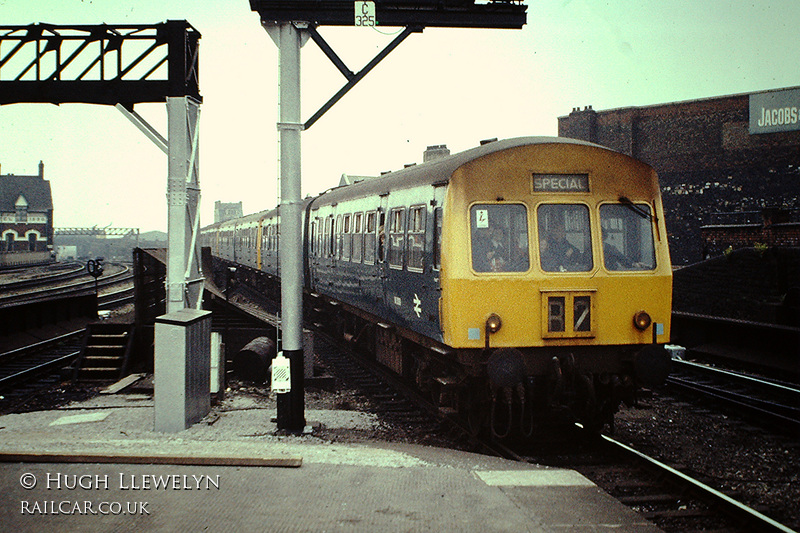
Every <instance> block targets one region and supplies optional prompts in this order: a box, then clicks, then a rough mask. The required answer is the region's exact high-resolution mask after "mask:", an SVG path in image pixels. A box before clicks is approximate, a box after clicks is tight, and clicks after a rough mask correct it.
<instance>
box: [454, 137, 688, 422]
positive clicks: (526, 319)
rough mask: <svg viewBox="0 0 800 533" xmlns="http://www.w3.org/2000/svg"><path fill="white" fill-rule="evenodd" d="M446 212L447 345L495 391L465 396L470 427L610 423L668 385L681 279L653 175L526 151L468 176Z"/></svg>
mask: <svg viewBox="0 0 800 533" xmlns="http://www.w3.org/2000/svg"><path fill="white" fill-rule="evenodd" d="M445 206H446V209H445V216H444V221H443V225H442V269H441V288H442V292H441V301H440V320H441V324H442V332H443V339H444V342H445V344H447V345H448V346H450V347H452V348H455V349H456V350H457V352H458V357H459V359H460V361H462V363H463V364H464V366H465V368H470V369H471V372H472V373H473V374H474V375H476V376H480V375H485V376H487V377H488V380H486V381H487V382H488V384H489V386H488V388H487V390H485V391H483V393H480V392H479V393H475V392H472V393H471V394H470V395H469V397H468V398H466V399H465V401H466V403H467V405H466V407H465V408H466V409H467V411H468V412H469V413H470V415H471V416H472V417H473V418H479V419H480V418H486V417H489V418H491V421H490V425H491V426H492V428H493V431H494V432H495V433H496V434H499V435H501V436H502V435H504V434H506V433H507V432H508V430H509V429H510V428H511V427H512V426H517V425H521V426H523V427H525V426H526V425H531V426H532V425H533V422H531V420H532V419H533V418H535V417H536V416H539V415H543V414H544V413H545V412H546V411H552V410H553V409H555V410H556V411H559V412H560V415H559V417H563V413H564V412H565V411H570V412H573V413H574V415H575V417H574V418H575V419H576V420H579V421H581V422H584V423H585V424H591V425H594V426H597V425H601V424H603V423H612V422H613V414H614V413H615V412H616V410H617V408H618V405H619V403H620V401H623V400H626V399H630V398H631V396H632V394H633V391H634V390H635V388H636V381H637V380H638V381H640V382H641V381H644V382H645V383H648V384H652V383H654V382H657V381H658V380H659V379H662V378H663V377H665V371H666V369H667V366H668V359H667V358H666V357H665V354H664V351H663V346H662V345H663V344H664V343H666V342H668V341H669V331H670V314H671V295H672V268H671V264H670V259H669V251H668V247H667V233H666V228H665V226H664V216H663V210H662V204H661V196H660V191H659V187H658V182H657V178H656V175H655V172H654V171H653V170H652V168H650V167H649V166H647V165H645V164H643V163H641V162H639V161H637V160H635V159H633V158H630V157H628V156H625V155H623V154H620V153H617V152H614V151H611V150H608V149H605V148H602V147H599V146H596V145H590V144H587V143H578V142H570V141H567V140H563V139H553V140H551V141H549V142H545V141H542V142H535V143H530V144H523V145H520V146H515V147H511V148H508V149H506V150H501V151H496V152H493V153H489V154H487V155H486V156H485V157H480V158H476V159H474V160H472V161H470V162H468V163H467V164H465V165H463V166H462V167H460V168H459V169H458V170H457V171H456V172H455V173H454V174H453V175H452V176H451V178H450V183H449V187H448V192H447V197H446V201H445ZM529 415H530V419H529ZM518 417H519V418H518ZM512 418H513V419H514V420H513V421H512ZM516 420H520V421H521V422H519V424H517V423H516V422H515V421H516ZM526 421H527V422H526ZM478 423H481V421H478Z"/></svg>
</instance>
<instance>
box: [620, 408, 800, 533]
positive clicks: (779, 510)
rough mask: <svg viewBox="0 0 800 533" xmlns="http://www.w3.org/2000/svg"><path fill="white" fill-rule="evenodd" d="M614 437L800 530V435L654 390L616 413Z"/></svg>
mask: <svg viewBox="0 0 800 533" xmlns="http://www.w3.org/2000/svg"><path fill="white" fill-rule="evenodd" d="M616 420H617V423H616V433H615V435H614V438H616V439H617V440H620V441H622V442H624V443H626V444H629V445H631V446H632V447H634V448H636V449H637V450H639V451H641V452H643V453H645V454H647V455H650V456H651V457H655V458H656V459H659V460H660V461H662V462H664V463H666V464H668V465H670V466H673V467H675V468H677V469H679V470H681V471H682V472H684V473H686V474H688V475H691V476H692V477H695V478H696V479H699V480H700V481H702V482H704V483H706V484H707V485H709V486H711V487H714V488H717V489H718V490H721V491H722V492H724V493H726V494H728V495H730V496H731V497H733V498H735V499H737V500H738V501H740V502H742V503H744V504H746V505H748V506H749V507H752V508H754V509H756V510H757V511H759V512H761V513H763V514H765V515H767V516H769V517H770V518H772V519H774V520H777V521H778V522H780V523H782V524H784V525H786V526H788V527H791V528H793V529H796V530H800V510H799V506H798V502H800V439H799V438H798V437H797V436H794V437H792V436H789V435H778V434H775V433H774V432H770V431H767V430H764V429H759V428H756V427H753V426H752V425H750V424H748V423H746V422H744V421H742V420H741V419H739V418H738V417H737V416H735V414H733V413H731V414H725V413H722V412H718V411H715V410H711V409H702V408H697V407H694V406H693V405H691V404H689V403H686V402H684V401H680V400H678V399H676V398H674V397H672V396H670V395H668V394H667V393H661V394H658V393H654V394H653V395H652V397H650V398H647V399H646V400H644V401H641V402H640V405H639V406H638V407H636V408H630V409H623V410H622V411H621V412H620V413H619V414H618V415H617V419H616Z"/></svg>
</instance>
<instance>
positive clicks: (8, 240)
mask: <svg viewBox="0 0 800 533" xmlns="http://www.w3.org/2000/svg"><path fill="white" fill-rule="evenodd" d="M0 238H1V240H0V267H9V266H20V265H32V264H42V263H49V262H51V261H53V257H54V255H53V196H52V193H51V192H50V182H49V181H47V180H45V179H44V163H42V162H40V163H39V174H38V175H35V176H16V175H14V174H7V175H5V176H2V175H0Z"/></svg>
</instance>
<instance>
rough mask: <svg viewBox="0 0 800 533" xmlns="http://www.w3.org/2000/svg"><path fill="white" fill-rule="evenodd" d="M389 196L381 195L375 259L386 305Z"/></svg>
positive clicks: (381, 291)
mask: <svg viewBox="0 0 800 533" xmlns="http://www.w3.org/2000/svg"><path fill="white" fill-rule="evenodd" d="M388 207H389V194H388V193H387V194H382V195H381V207H380V209H379V210H378V250H377V254H376V256H377V257H376V258H375V262H376V265H377V267H378V275H379V277H380V293H381V295H382V299H383V302H384V303H386V283H387V280H388V279H389V265H388V264H387V263H386V254H387V246H388V239H389V234H388V232H389V228H388V227H387V224H388V223H389V213H388Z"/></svg>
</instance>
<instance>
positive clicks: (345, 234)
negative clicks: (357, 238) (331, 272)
mask: <svg viewBox="0 0 800 533" xmlns="http://www.w3.org/2000/svg"><path fill="white" fill-rule="evenodd" d="M350 219H351V216H350V215H345V216H344V227H343V228H342V259H343V260H345V261H347V260H348V259H350V249H351V247H352V244H353V235H352V230H353V228H352V227H351V225H350Z"/></svg>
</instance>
